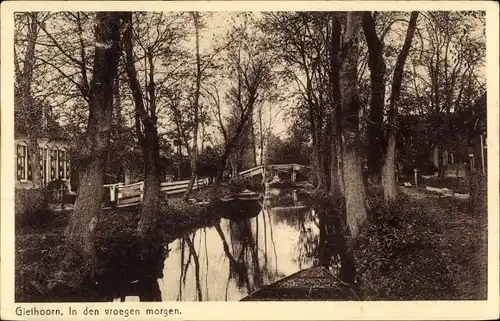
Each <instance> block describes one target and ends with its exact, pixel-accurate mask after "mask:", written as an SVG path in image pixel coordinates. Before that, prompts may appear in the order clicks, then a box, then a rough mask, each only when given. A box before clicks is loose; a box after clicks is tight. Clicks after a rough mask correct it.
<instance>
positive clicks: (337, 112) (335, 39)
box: [329, 13, 344, 196]
mask: <svg viewBox="0 0 500 321" xmlns="http://www.w3.org/2000/svg"><path fill="white" fill-rule="evenodd" d="M331 22H332V25H331V28H332V34H331V39H330V48H329V54H330V74H329V75H330V79H329V80H330V92H331V93H330V95H331V98H330V100H331V103H332V109H333V116H332V117H333V120H332V123H331V124H332V127H333V128H332V132H331V133H330V135H331V136H332V138H333V139H332V145H331V146H330V148H331V157H330V162H331V164H330V170H331V174H330V179H331V189H332V192H333V193H334V195H338V196H344V174H343V172H342V166H341V164H342V162H341V160H342V127H341V126H342V120H341V116H342V101H341V99H342V94H341V92H340V82H339V78H340V52H341V37H340V35H341V29H342V26H341V25H340V22H339V20H338V18H337V16H336V14H335V13H334V14H333V15H332V21H331ZM336 193H338V194H336Z"/></svg>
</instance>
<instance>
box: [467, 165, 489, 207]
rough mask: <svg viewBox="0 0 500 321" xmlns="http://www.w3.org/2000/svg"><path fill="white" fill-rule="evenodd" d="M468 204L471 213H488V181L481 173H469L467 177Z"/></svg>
mask: <svg viewBox="0 0 500 321" xmlns="http://www.w3.org/2000/svg"><path fill="white" fill-rule="evenodd" d="M469 190H470V202H469V208H470V210H471V212H472V213H474V214H476V215H481V214H484V213H488V180H487V177H486V175H484V174H483V173H481V172H478V171H473V172H470V176H469Z"/></svg>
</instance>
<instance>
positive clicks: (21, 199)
mask: <svg viewBox="0 0 500 321" xmlns="http://www.w3.org/2000/svg"><path fill="white" fill-rule="evenodd" d="M14 206H15V207H14V212H15V225H16V227H19V226H37V225H43V224H44V223H46V222H47V221H49V219H50V218H51V216H52V212H51V211H50V210H48V209H46V208H45V201H44V191H43V190H42V189H16V191H15V204H14Z"/></svg>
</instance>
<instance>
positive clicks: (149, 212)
mask: <svg viewBox="0 0 500 321" xmlns="http://www.w3.org/2000/svg"><path fill="white" fill-rule="evenodd" d="M145 137H146V144H145V145H144V147H143V149H142V151H143V155H144V197H143V200H142V210H141V218H140V219H139V223H138V226H137V232H138V235H139V236H140V237H142V238H146V237H147V236H149V235H150V232H152V230H153V229H154V227H155V226H156V218H157V217H158V212H159V205H160V189H161V173H160V166H159V161H158V160H159V157H158V155H159V144H158V134H157V132H156V128H147V129H146V135H145Z"/></svg>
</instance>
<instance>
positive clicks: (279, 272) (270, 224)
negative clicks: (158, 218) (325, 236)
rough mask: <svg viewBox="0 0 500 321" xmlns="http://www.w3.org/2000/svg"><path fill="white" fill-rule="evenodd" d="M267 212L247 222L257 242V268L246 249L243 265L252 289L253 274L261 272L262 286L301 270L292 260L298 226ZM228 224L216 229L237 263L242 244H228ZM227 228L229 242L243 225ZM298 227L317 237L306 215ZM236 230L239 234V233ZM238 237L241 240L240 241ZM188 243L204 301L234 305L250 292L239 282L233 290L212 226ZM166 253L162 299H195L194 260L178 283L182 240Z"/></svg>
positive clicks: (227, 262)
mask: <svg viewBox="0 0 500 321" xmlns="http://www.w3.org/2000/svg"><path fill="white" fill-rule="evenodd" d="M271 212H272V211H270V212H268V211H267V210H264V211H261V213H260V214H259V215H258V216H257V217H254V218H251V219H250V227H251V231H252V233H251V234H252V236H253V238H254V239H255V243H257V244H258V250H257V253H258V266H259V267H258V268H256V267H255V265H254V259H255V258H254V257H253V256H252V254H251V253H252V251H251V248H250V246H248V248H247V251H246V255H245V256H244V257H245V260H244V261H245V263H246V264H245V265H246V270H247V271H248V278H249V279H250V282H249V283H250V288H251V290H253V291H255V290H257V289H258V288H259V286H258V285H257V286H256V287H253V285H254V281H255V280H254V275H255V271H256V270H258V271H260V273H261V275H262V280H263V285H266V284H270V283H272V282H275V281H277V280H279V279H281V278H283V277H284V276H286V275H289V274H292V273H295V272H297V271H299V270H300V268H299V263H298V260H297V258H296V256H297V247H298V246H299V247H300V246H302V245H301V244H300V241H299V240H300V237H299V236H300V231H299V229H300V228H301V227H300V226H297V224H293V223H292V222H287V220H286V218H285V219H283V215H280V216H281V217H280V219H276V218H275V217H273V214H272V213H271ZM270 219H271V221H270ZM229 223H230V221H229V220H227V219H221V222H220V226H221V230H222V232H223V234H224V237H225V239H226V241H227V243H228V246H229V251H230V252H231V254H232V255H233V256H234V258H235V259H236V260H237V261H238V260H239V255H238V253H236V252H238V250H239V249H241V245H240V244H237V243H238V242H237V240H236V239H234V240H232V235H231V229H230V224H229ZM290 223H292V224H290ZM232 225H233V226H232V229H233V233H232V234H233V238H234V237H235V236H236V235H235V234H234V228H235V227H234V226H235V225H236V226H242V224H234V223H233V224H232ZM303 226H305V227H306V229H307V228H311V230H312V233H313V234H317V228H316V227H315V225H314V223H312V222H311V221H310V218H309V215H305V222H304V225H303ZM239 232H240V233H242V231H241V230H240V231H239ZM257 235H258V239H257ZM240 239H243V238H242V237H241V238H240ZM265 244H267V246H266V245H265ZM193 245H194V247H195V250H196V253H197V255H198V261H199V276H200V280H199V282H200V289H201V294H202V300H203V301H225V300H228V301H235V300H240V299H242V298H243V297H245V296H246V295H248V294H249V293H248V292H249V291H248V286H247V284H246V283H245V282H243V285H242V287H241V288H238V285H237V281H236V279H235V278H234V276H231V277H230V275H229V274H230V273H229V272H230V270H229V267H230V260H229V258H228V257H227V255H226V254H225V252H224V247H223V242H222V240H221V237H220V236H219V233H218V232H217V230H216V228H215V227H210V228H202V229H199V230H197V231H196V232H195V237H194V241H193ZM273 245H274V246H273ZM184 246H185V248H184V251H185V252H184V264H186V262H187V261H188V255H189V247H188V245H187V243H185V245H184ZM170 249H171V251H170V254H169V257H168V258H167V259H166V260H165V267H164V270H163V273H164V277H163V279H161V280H159V281H158V282H159V286H160V290H161V293H162V299H163V301H175V300H183V301H196V300H198V293H197V286H196V265H195V262H194V259H193V258H191V262H190V264H189V266H188V268H187V270H186V278H185V283H184V281H182V280H181V265H182V264H181V240H175V241H174V242H172V243H171V244H170ZM235 251H236V252H235ZM294 256H295V257H294ZM266 257H267V260H266ZM310 265H312V261H311V260H310V259H307V260H306V263H304V264H303V265H302V267H301V268H306V267H308V266H310ZM266 271H267V272H266ZM226 296H227V298H226Z"/></svg>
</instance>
